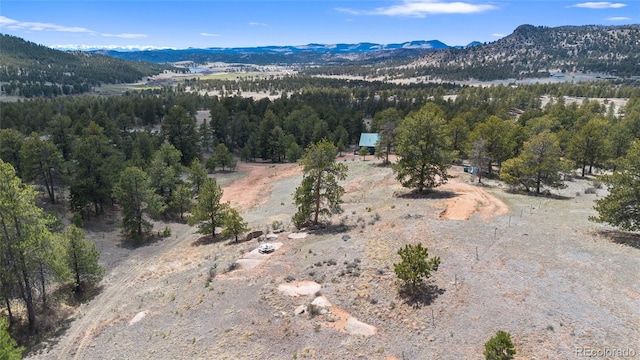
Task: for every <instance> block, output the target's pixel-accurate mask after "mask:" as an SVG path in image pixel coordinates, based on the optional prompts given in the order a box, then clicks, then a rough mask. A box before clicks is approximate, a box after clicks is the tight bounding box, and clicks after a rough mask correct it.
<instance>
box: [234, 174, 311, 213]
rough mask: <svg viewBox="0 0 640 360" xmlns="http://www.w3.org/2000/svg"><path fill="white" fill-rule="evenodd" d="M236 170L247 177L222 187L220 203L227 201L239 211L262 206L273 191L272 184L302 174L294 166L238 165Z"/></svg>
mask: <svg viewBox="0 0 640 360" xmlns="http://www.w3.org/2000/svg"><path fill="white" fill-rule="evenodd" d="M238 169H240V170H246V171H247V175H245V176H244V177H242V178H241V179H239V180H236V181H234V182H233V183H231V185H228V186H226V187H224V188H223V191H224V193H223V194H222V200H221V201H222V202H227V201H229V202H230V203H231V205H232V206H233V207H234V208H235V209H237V210H240V211H242V210H248V209H250V208H252V207H255V206H260V205H262V204H264V203H265V202H266V201H267V199H268V198H269V194H270V193H271V191H272V189H273V186H272V185H271V183H272V182H275V181H277V180H279V179H283V178H286V177H289V176H295V175H298V174H300V173H301V172H302V167H301V166H298V165H296V164H286V165H267V164H239V165H238Z"/></svg>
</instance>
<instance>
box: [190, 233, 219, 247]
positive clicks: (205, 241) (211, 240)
mask: <svg viewBox="0 0 640 360" xmlns="http://www.w3.org/2000/svg"><path fill="white" fill-rule="evenodd" d="M223 240H224V238H222V237H211V236H209V235H204V236H201V237H199V238H197V239H196V240H194V241H193V242H192V243H191V246H205V245H211V244H215V243H217V242H221V241H223Z"/></svg>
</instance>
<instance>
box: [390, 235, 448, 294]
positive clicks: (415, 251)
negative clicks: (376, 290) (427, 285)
mask: <svg viewBox="0 0 640 360" xmlns="http://www.w3.org/2000/svg"><path fill="white" fill-rule="evenodd" d="M398 255H400V258H401V259H402V261H401V262H399V263H397V264H393V270H394V271H395V273H396V276H397V277H398V279H400V280H401V281H402V286H403V288H404V290H407V291H408V292H409V293H410V294H412V295H415V294H416V292H417V290H418V289H419V288H420V285H421V284H422V282H423V281H424V280H425V279H428V278H429V277H431V272H432V271H437V270H438V266H440V258H439V257H432V258H431V259H429V250H428V249H427V248H425V247H422V244H420V243H418V244H416V245H411V244H407V245H405V247H404V248H401V249H400V250H398Z"/></svg>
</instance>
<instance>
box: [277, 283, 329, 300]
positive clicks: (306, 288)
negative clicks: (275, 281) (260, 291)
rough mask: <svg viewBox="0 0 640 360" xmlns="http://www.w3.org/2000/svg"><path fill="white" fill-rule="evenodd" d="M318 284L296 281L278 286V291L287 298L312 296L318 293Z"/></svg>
mask: <svg viewBox="0 0 640 360" xmlns="http://www.w3.org/2000/svg"><path fill="white" fill-rule="evenodd" d="M320 288H321V286H320V284H318V283H317V282H315V281H296V282H291V283H287V284H280V285H278V290H279V291H280V292H281V293H283V294H285V295H289V296H293V297H297V296H301V295H313V294H315V293H317V292H318V291H320Z"/></svg>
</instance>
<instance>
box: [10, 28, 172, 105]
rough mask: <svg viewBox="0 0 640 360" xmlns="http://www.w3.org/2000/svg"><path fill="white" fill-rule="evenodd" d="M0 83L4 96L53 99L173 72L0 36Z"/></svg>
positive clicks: (154, 66)
mask: <svg viewBox="0 0 640 360" xmlns="http://www.w3.org/2000/svg"><path fill="white" fill-rule="evenodd" d="M0 49H2V51H1V52H0V83H2V89H3V91H4V93H5V94H7V95H19V96H24V97H33V96H54V95H61V94H79V93H84V92H87V91H89V90H90V89H91V87H93V86H98V85H100V84H117V83H127V82H134V81H137V80H139V79H142V78H143V77H145V76H149V75H153V74H158V73H161V72H162V71H164V70H168V69H174V70H178V69H176V68H174V67H172V66H167V65H160V64H153V63H149V62H140V61H137V62H133V61H126V60H121V59H115V58H112V57H108V56H104V55H100V54H91V53H85V52H79V51H76V52H65V51H59V50H54V49H51V48H48V47H46V46H42V45H38V44H35V43H32V42H29V41H25V40H23V39H21V38H18V37H15V36H10V35H1V36H0Z"/></svg>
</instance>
